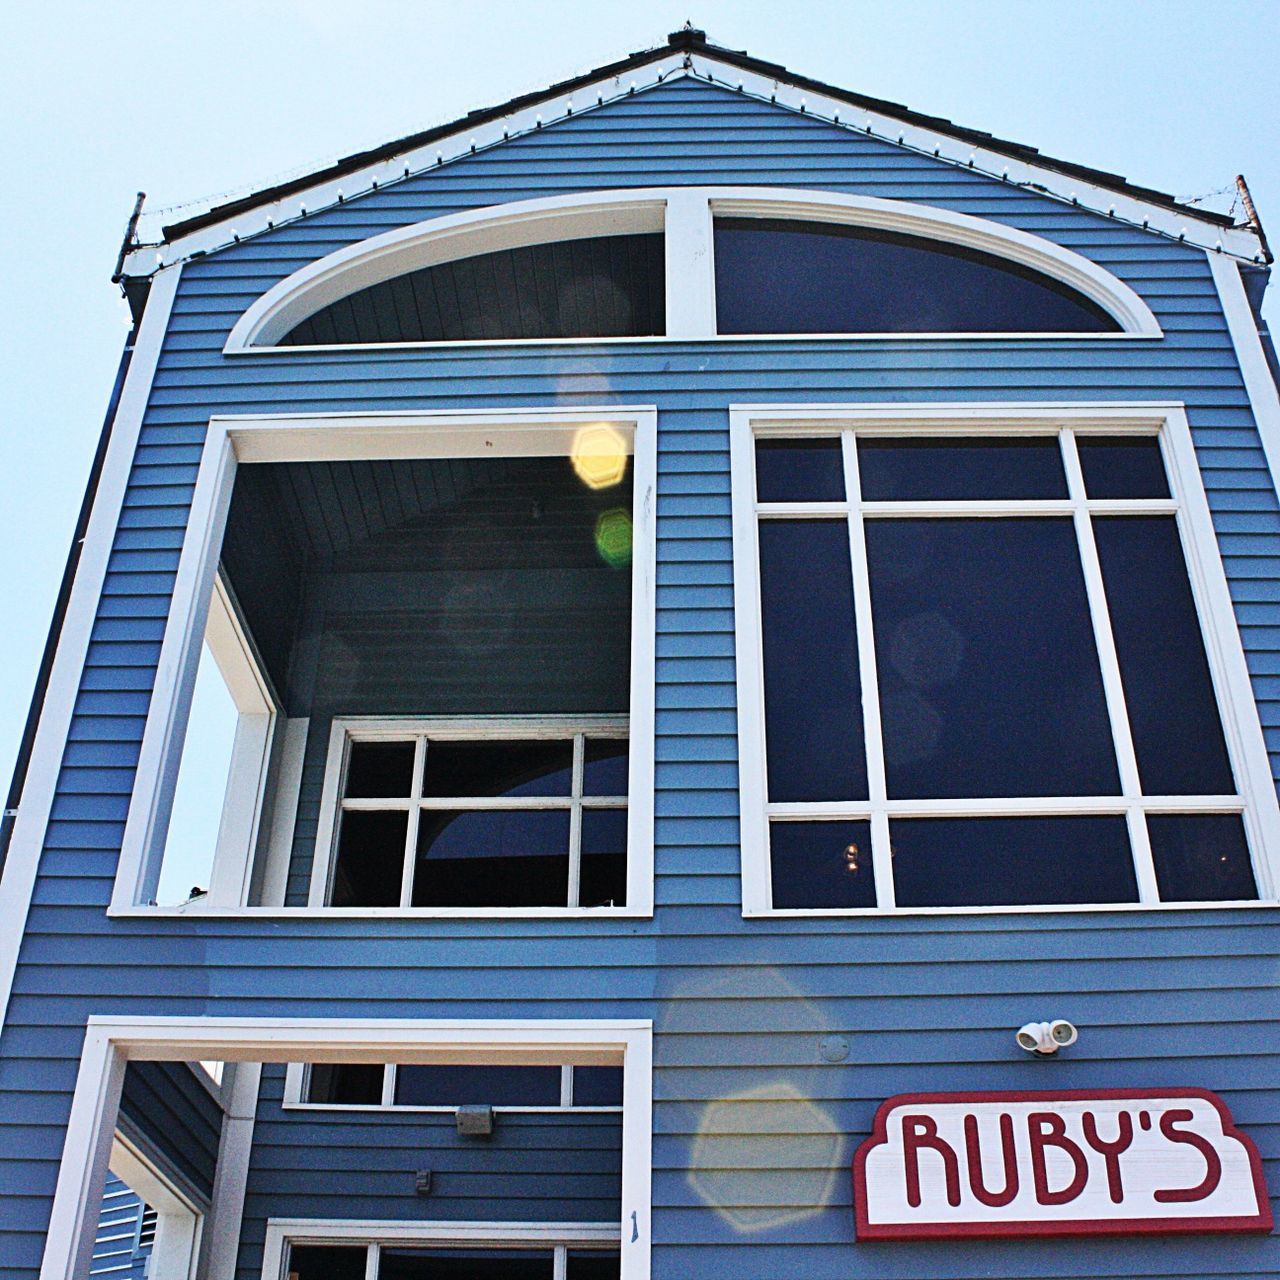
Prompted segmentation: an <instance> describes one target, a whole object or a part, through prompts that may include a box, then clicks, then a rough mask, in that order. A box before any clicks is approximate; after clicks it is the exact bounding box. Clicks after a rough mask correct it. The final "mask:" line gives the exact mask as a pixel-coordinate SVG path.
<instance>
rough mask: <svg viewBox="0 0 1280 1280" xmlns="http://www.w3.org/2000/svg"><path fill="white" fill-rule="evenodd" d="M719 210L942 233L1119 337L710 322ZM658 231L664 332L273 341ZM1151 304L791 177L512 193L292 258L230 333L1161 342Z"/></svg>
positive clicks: (948, 217)
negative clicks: (514, 264)
mask: <svg viewBox="0 0 1280 1280" xmlns="http://www.w3.org/2000/svg"><path fill="white" fill-rule="evenodd" d="M716 217H734V218H781V219H791V220H799V221H806V222H828V223H834V224H837V225H843V226H858V227H868V228H873V229H879V230H884V231H894V232H899V233H901V234H904V235H911V236H916V237H919V238H921V239H923V240H933V241H941V242H943V243H947V244H953V245H958V246H960V247H961V248H966V249H971V250H973V251H975V252H979V253H985V254H990V255H992V256H994V257H996V258H1000V259H1003V260H1005V261H1008V262H1012V263H1016V264H1018V265H1020V266H1023V267H1026V268H1029V269H1030V270H1032V271H1035V272H1037V273H1039V274H1041V275H1043V276H1045V277H1047V278H1048V279H1050V280H1055V281H1057V282H1059V283H1061V284H1064V285H1067V286H1068V287H1069V288H1071V289H1074V290H1075V291H1077V292H1078V293H1081V294H1082V295H1083V296H1084V297H1086V298H1088V299H1090V300H1091V301H1093V302H1094V303H1096V304H1097V305H1098V306H1099V307H1101V308H1102V310H1103V311H1105V312H1106V313H1107V314H1108V315H1109V316H1111V317H1112V318H1113V319H1114V320H1115V321H1116V323H1117V324H1118V325H1119V326H1120V331H1119V332H1116V333H1049V332H1026V331H1013V332H991V333H957V332H941V333H875V332H868V333H825V334H824V333H777V334H764V333H762V334H754V333H753V334H720V333H717V332H716V299H715V262H714V254H715V240H714V235H713V225H712V224H713V220H714V218H716ZM655 231H662V232H664V233H665V256H666V270H665V281H666V315H667V323H666V332H665V333H662V334H656V335H645V336H630V335H629V336H625V337H614V338H601V337H596V338H483V339H480V338H477V339H463V340H449V341H433V342H370V343H331V344H325V345H316V346H304V345H299V346H279V345H277V343H278V342H279V340H280V339H281V338H283V337H284V336H285V335H286V334H287V333H288V332H289V331H290V330H292V329H293V328H294V326H295V325H296V324H298V323H299V322H301V321H302V320H304V319H305V318H306V317H307V316H309V315H311V314H313V313H314V312H316V311H318V310H320V309H321V308H322V307H324V306H327V305H328V304H329V303H331V302H334V301H336V300H337V299H338V298H342V297H346V296H348V295H350V294H352V293H355V292H357V291H359V290H360V289H364V288H368V287H369V286H371V285H374V284H378V283H381V282H382V281H385V280H390V279H394V278H395V277H397V276H401V275H405V274H406V273H408V272H410V271H416V270H420V269H422V268H423V267H429V266H435V265H437V264H439V263H442V262H450V261H456V260H458V259H460V258H466V257H471V256H474V255H477V254H482V253H490V252H494V251H495V250H499V249H510V248H515V247H517V246H522V245H533V244H545V243H549V242H552V241H558V240H574V239H581V238H583V237H587V236H601V235H624V234H637V233H645V232H650V233H651V232H655ZM1162 336H1163V333H1162V331H1161V328H1160V324H1159V322H1158V321H1157V320H1156V317H1155V315H1154V314H1153V313H1152V311H1151V308H1150V307H1148V306H1147V304H1146V303H1145V302H1144V301H1143V300H1142V298H1140V297H1139V296H1138V294H1137V293H1136V292H1135V291H1134V290H1133V289H1131V288H1130V287H1129V286H1128V285H1127V284H1125V283H1124V282H1123V281H1122V280H1120V279H1119V278H1118V277H1116V276H1115V275H1113V274H1112V273H1111V272H1109V271H1107V270H1106V269H1105V268H1104V267H1102V266H1101V265H1099V264H1098V263H1096V262H1093V261H1092V260H1090V259H1089V258H1086V257H1084V255H1082V254H1078V253H1075V252H1073V251H1072V250H1070V249H1066V248H1064V247H1063V246H1061V245H1059V244H1055V243H1054V242H1053V241H1050V240H1046V239H1044V238H1043V237H1041V236H1036V235H1032V234H1030V233H1028V232H1026V231H1020V230H1018V229H1017V228H1015V227H1009V226H1005V225H1004V224H1002V223H998V222H993V221H991V220H990V219H987V218H975V217H973V216H972V215H970V214H964V213H956V212H953V211H952V210H950V209H942V208H938V207H936V206H932V205H924V204H916V203H913V202H911V201H908V200H886V199H883V198H881V197H877V196H855V195H848V194H845V193H843V192H836V191H814V190H806V189H802V188H789V187H747V186H725V187H695V186H690V187H654V188H641V189H631V190H621V191H591V192H586V193H574V194H570V195H559V196H548V197H542V198H540V199H536V200H514V201H511V202H509V203H507V204H501V205H490V206H487V207H485V208H482V209H472V210H468V211H466V212H465V213H457V214H449V215H447V216H445V217H441V218H432V219H429V220H427V221H425V222H419V223H414V224H411V225H409V226H406V227H397V228H396V229H394V230H392V231H387V232H384V233H383V234H382V235H378V236H371V237H370V238H369V239H367V240H361V241H358V242H357V243H355V244H351V245H347V246H345V247H344V248H342V249H337V250H335V251H334V252H333V253H330V254H327V255H326V256H325V257H323V258H319V259H317V260H316V261H314V262H310V263H307V264H306V265H305V266H303V267H300V268H299V269H298V270H297V271H295V272H294V273H293V274H292V275H290V276H288V277H286V278H285V279H284V280H281V281H279V282H278V283H277V284H275V285H273V286H272V287H271V288H270V289H268V290H267V291H266V292H265V293H264V294H263V295H262V296H261V297H260V298H258V299H257V300H256V301H255V302H254V303H253V304H252V305H251V306H250V307H249V308H248V309H247V310H246V311H245V312H244V314H243V315H242V316H241V317H240V319H239V320H238V321H237V322H236V324H235V326H234V327H233V328H232V330H231V332H230V334H229V335H228V337H227V341H226V344H225V346H224V347H223V353H224V354H225V355H228V356H238V355H253V356H263V355H271V356H278V357H282V358H285V359H299V358H305V356H306V355H307V354H308V353H311V352H316V351H326V352H334V351H362V352H367V351H374V350H386V349H400V348H407V349H411V350H421V349H424V348H452V347H473V346H474V347H494V346H511V345H516V346H547V345H579V346H581V345H589V346H597V345H599V344H601V343H605V344H614V343H652V342H670V341H672V340H673V339H678V340H682V341H688V340H693V341H700V342H796V341H800V342H813V341H822V340H839V341H845V342H847V341H872V342H903V341H907V342H912V341H914V342H919V341H922V340H927V339H930V338H935V339H946V340H947V341H951V342H954V341H957V340H963V341H972V340H975V339H983V338H999V339H1001V340H1020V341H1037V342H1043V341H1045V340H1046V339H1054V338H1069V339H1070V340H1071V341H1073V342H1080V341H1085V342H1089V341H1106V342H1110V341H1115V340H1121V341H1123V340H1129V339H1134V338H1145V339H1151V338H1160V337H1162Z"/></svg>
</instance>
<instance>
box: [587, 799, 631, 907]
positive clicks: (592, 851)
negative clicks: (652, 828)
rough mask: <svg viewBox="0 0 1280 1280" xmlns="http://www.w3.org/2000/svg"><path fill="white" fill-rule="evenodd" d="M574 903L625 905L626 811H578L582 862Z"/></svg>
mask: <svg viewBox="0 0 1280 1280" xmlns="http://www.w3.org/2000/svg"><path fill="white" fill-rule="evenodd" d="M578 905H579V906H582V907H606V906H613V907H625V906H626V905H627V811H626V810H625V809H584V810H583V811H582V866H581V872H580V875H579V877H578Z"/></svg>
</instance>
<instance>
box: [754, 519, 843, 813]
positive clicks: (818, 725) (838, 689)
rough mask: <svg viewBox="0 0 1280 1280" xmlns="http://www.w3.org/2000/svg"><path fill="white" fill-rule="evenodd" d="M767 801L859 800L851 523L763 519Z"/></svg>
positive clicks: (761, 566)
mask: <svg viewBox="0 0 1280 1280" xmlns="http://www.w3.org/2000/svg"><path fill="white" fill-rule="evenodd" d="M760 600H761V616H762V622H763V633H764V708H765V733H766V736H767V740H768V749H769V760H768V775H769V799H770V800H772V801H774V802H777V801H782V800H865V799H866V797H867V762H866V753H865V747H864V744H863V737H862V692H861V686H860V684H859V681H858V649H857V641H856V637H855V634H854V621H853V586H852V581H851V578H850V568H849V527H848V525H847V524H846V523H845V522H844V521H843V520H764V521H761V523H760Z"/></svg>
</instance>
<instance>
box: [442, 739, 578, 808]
mask: <svg viewBox="0 0 1280 1280" xmlns="http://www.w3.org/2000/svg"><path fill="white" fill-rule="evenodd" d="M572 782H573V741H572V740H568V741H566V740H564V739H561V740H558V741H555V740H553V741H548V742H539V741H537V740H531V741H528V742H498V741H492V740H490V741H485V742H438V741H436V740H434V739H433V740H432V741H430V742H428V743H427V772H426V781H425V783H424V784H423V794H424V795H427V796H567V795H568V794H569V790H570V787H571V785H572Z"/></svg>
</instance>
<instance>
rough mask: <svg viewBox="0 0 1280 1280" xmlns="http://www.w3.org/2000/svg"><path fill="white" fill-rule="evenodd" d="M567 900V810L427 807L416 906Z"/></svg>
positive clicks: (555, 903)
mask: <svg viewBox="0 0 1280 1280" xmlns="http://www.w3.org/2000/svg"><path fill="white" fill-rule="evenodd" d="M568 899H569V813H568V811H567V810H565V809H509V810H502V809H495V810H487V811H471V812H460V811H458V810H456V809H450V810H432V809H424V810H423V812H422V817H421V818H420V819H419V825H418V861H417V866H416V868H415V872H414V877H413V905H414V906H415V907H563V906H564V905H565V904H566V903H567V902H568Z"/></svg>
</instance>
